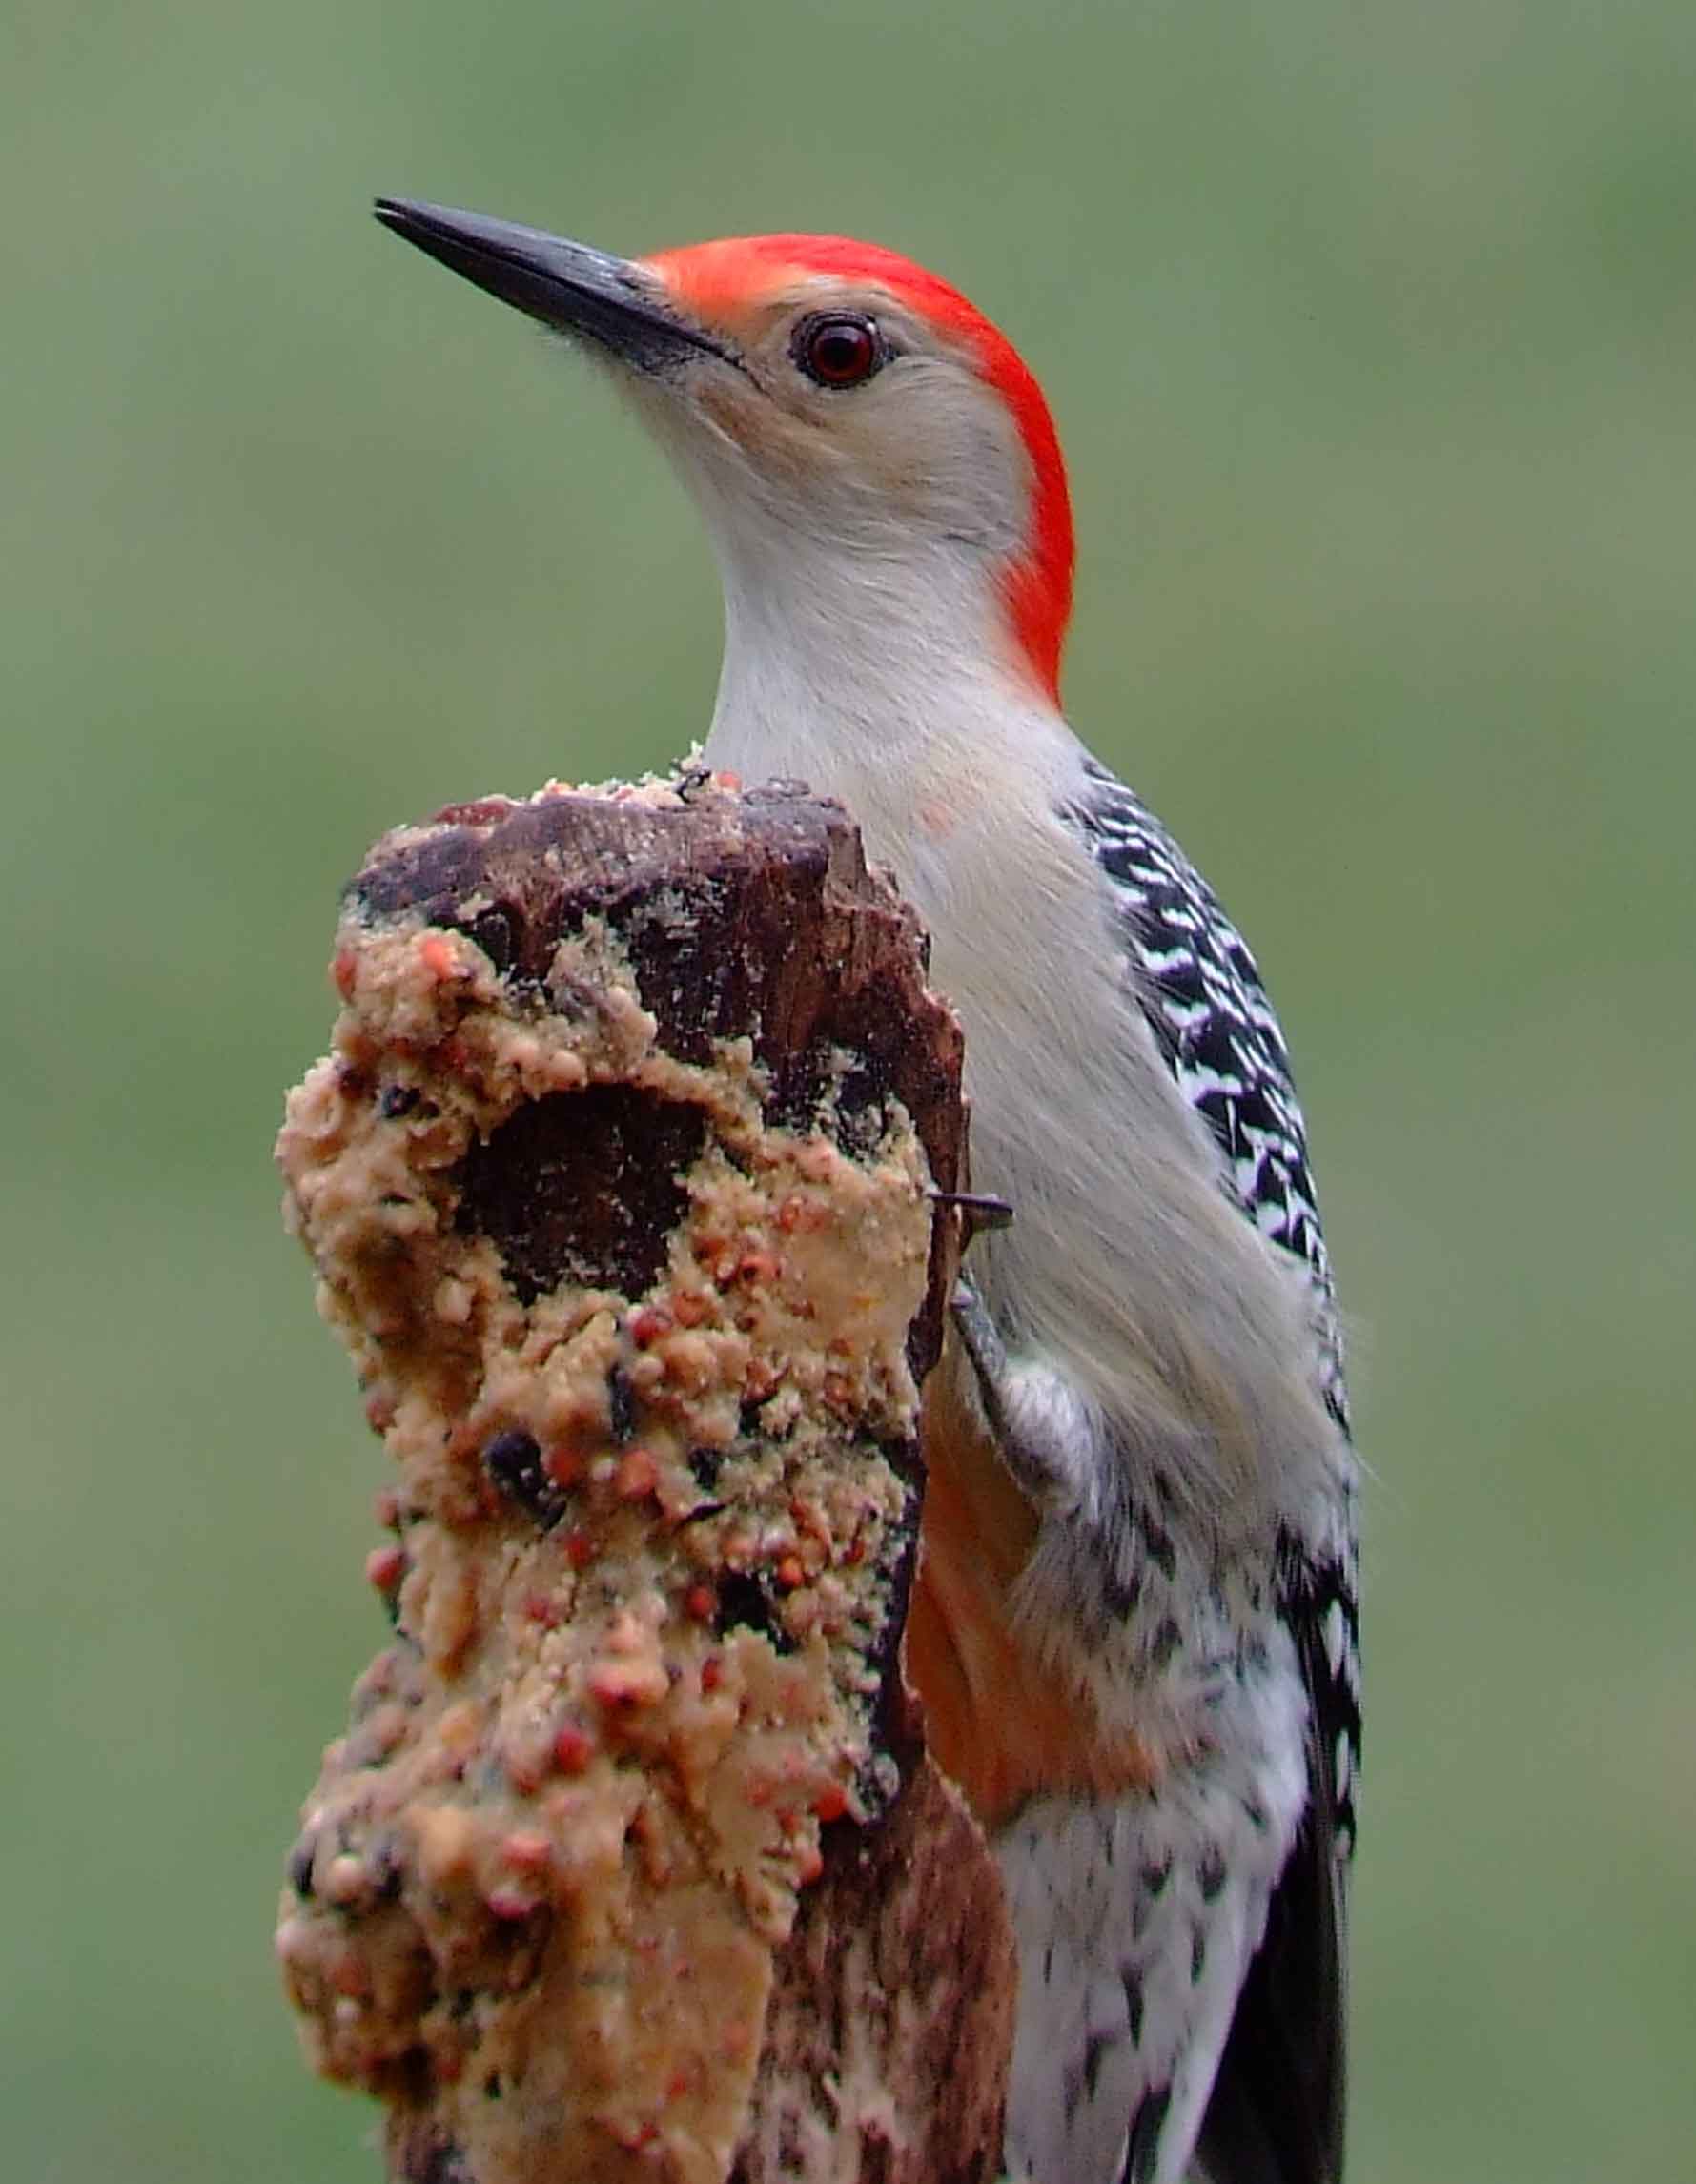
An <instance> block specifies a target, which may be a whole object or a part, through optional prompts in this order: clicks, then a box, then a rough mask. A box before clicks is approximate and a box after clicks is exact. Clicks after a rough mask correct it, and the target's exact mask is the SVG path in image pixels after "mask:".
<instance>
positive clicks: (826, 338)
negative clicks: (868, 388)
mask: <svg viewBox="0 0 1696 2184" xmlns="http://www.w3.org/2000/svg"><path fill="white" fill-rule="evenodd" d="M791 347H792V350H793V354H794V357H795V361H796V363H797V364H799V365H800V367H801V369H802V370H803V371H804V372H805V373H806V374H807V378H809V379H816V380H817V382H818V384H819V385H820V386H821V387H857V386H858V385H859V384H860V383H861V381H862V380H863V379H868V378H870V377H871V375H872V374H873V372H875V371H876V370H877V369H878V368H879V366H880V365H881V364H882V363H883V360H884V345H883V343H882V341H880V340H879V338H878V332H877V327H876V325H875V324H874V323H873V321H872V320H871V319H869V318H862V317H860V316H858V315H857V314H855V313H851V312H837V313H832V315H831V316H829V317H828V318H806V319H803V320H802V322H801V324H800V325H799V326H798V327H796V329H795V338H794V341H793V343H792V344H791Z"/></svg>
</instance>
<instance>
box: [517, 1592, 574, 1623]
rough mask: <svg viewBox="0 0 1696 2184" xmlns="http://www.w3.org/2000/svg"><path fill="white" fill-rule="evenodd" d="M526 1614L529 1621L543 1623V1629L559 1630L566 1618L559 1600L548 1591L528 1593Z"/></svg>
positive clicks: (526, 1596) (525, 1606)
mask: <svg viewBox="0 0 1696 2184" xmlns="http://www.w3.org/2000/svg"><path fill="white" fill-rule="evenodd" d="M524 1615H525V1619H526V1620H527V1621H528V1622H530V1623H541V1627H542V1629H543V1630H558V1628H559V1627H560V1624H561V1623H562V1622H563V1621H564V1619H565V1618H564V1610H563V1609H562V1607H561V1605H560V1603H559V1602H558V1601H557V1600H555V1599H553V1598H552V1597H551V1596H550V1595H549V1594H547V1593H526V1594H525V1595H524Z"/></svg>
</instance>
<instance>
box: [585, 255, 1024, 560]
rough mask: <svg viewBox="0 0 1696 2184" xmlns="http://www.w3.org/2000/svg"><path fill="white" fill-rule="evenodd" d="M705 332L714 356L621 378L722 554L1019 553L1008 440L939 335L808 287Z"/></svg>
mask: <svg viewBox="0 0 1696 2184" xmlns="http://www.w3.org/2000/svg"><path fill="white" fill-rule="evenodd" d="M674 308H676V309H678V310H679V311H680V312H683V311H685V310H686V306H685V305H683V304H681V303H678V304H675V305H674ZM696 322H697V323H704V322H703V321H701V320H697V321H696ZM707 330H708V331H709V332H711V333H712V334H713V335H714V336H715V337H717V338H719V339H720V340H722V341H723V343H724V345H725V351H726V354H725V356H722V357H721V356H714V355H712V354H709V353H707V352H705V351H701V352H697V353H695V354H693V355H691V356H689V357H687V358H686V359H685V361H684V362H683V364H682V365H681V366H680V368H678V369H676V370H674V371H670V372H667V373H665V374H664V375H663V376H660V377H652V376H649V375H646V374H644V373H642V372H634V373H630V372H621V373H620V374H619V377H620V378H621V379H623V382H624V384H625V385H626V387H627V388H628V390H629V392H630V393H631V394H632V395H633V397H634V398H636V400H637V402H638V404H639V406H640V407H641V409H642V411H643V413H644V416H645V418H647V420H648V422H649V423H650V425H651V426H652V428H653V429H654V431H655V432H656V433H657V434H658V436H659V437H660V439H662V441H663V442H664V444H665V446H666V447H667V448H668V449H669V450H670V452H671V454H672V455H673V457H674V459H676V460H677V462H678V464H679V466H680V467H681V469H682V470H683V472H684V474H685V478H686V479H687V480H688V481H689V483H690V484H691V485H692V486H693V487H694V488H695V489H696V491H697V492H698V494H699V495H700V497H701V499H702V501H703V503H704V505H705V509H706V512H707V515H708V518H709V520H711V521H712V523H713V527H714V529H715V530H716V531H718V532H719V534H720V536H721V539H723V540H724V541H725V542H726V543H741V544H742V545H744V546H745V547H746V546H748V545H751V544H753V543H755V542H756V535H764V536H765V537H766V538H767V539H768V540H769V541H770V542H772V543H773V544H776V543H778V542H779V541H783V540H786V539H787V541H790V542H791V544H792V543H793V542H794V541H795V540H796V538H797V535H800V536H802V537H805V538H806V539H807V540H808V541H811V542H812V543H813V544H814V545H815V546H816V545H818V544H821V543H828V542H830V541H834V542H837V543H839V544H840V545H841V546H842V547H843V548H844V549H845V551H848V552H851V553H860V554H874V555H883V556H898V557H899V558H901V559H908V558H909V557H911V556H912V555H914V554H915V553H917V554H921V555H929V554H932V553H934V552H935V551H936V550H937V549H938V548H941V549H943V550H944V551H946V552H948V553H950V557H953V556H958V557H961V558H963V559H968V560H979V561H982V562H983V563H985V564H986V573H989V570H990V568H991V566H993V567H999V566H1000V565H1001V564H1003V563H1004V562H1005V561H1007V560H1009V559H1010V558H1011V557H1013V556H1015V555H1017V554H1018V553H1019V552H1020V551H1021V550H1022V547H1023V544H1024V540H1025V536H1026V531H1027V526H1028V521H1029V506H1030V490H1029V482H1028V471H1029V464H1028V460H1027V458H1026V455H1025V451H1024V448H1023V445H1022V443H1021V441H1020V439H1019V436H1018V431H1017V427H1016V425H1015V424H1014V421H1013V419H1012V418H1011V415H1010V414H1009V412H1008V409H1007V407H1006V405H1005V403H1004V402H1003V401H1002V400H1001V399H1000V398H999V396H997V395H996V394H995V393H994V392H993V391H992V390H991V389H990V388H989V387H987V386H985V385H984V383H983V381H982V380H981V379H980V378H979V377H978V375H977V372H976V371H975V369H974V368H973V365H972V363H971V359H970V357H968V356H967V355H966V354H965V353H964V351H963V350H962V349H961V348H959V347H957V346H956V345H954V344H953V343H952V342H951V341H950V337H948V336H947V335H946V334H944V333H941V332H939V331H938V330H937V329H936V328H934V327H932V326H930V324H928V323H927V322H926V321H924V320H923V319H921V318H920V317H919V316H916V315H915V314H914V313H913V312H912V311H911V310H909V309H906V308H904V307H903V306H902V305H901V304H900V303H899V302H898V301H897V300H895V299H894V298H893V297H891V296H889V295H887V294H883V293H879V292H877V291H875V290H872V289H868V288H862V287H856V286H852V285H849V284H846V283H843V282H840V281H836V280H831V279H826V278H823V277H819V276H800V277H798V278H797V279H796V280H795V282H794V283H793V284H792V285H789V286H787V287H785V288H783V289H780V290H779V291H777V292H776V293H774V294H771V295H769V296H766V297H764V298H762V299H761V301H760V302H759V303H758V304H756V305H752V306H749V307H748V308H746V310H743V311H739V312H738V313H737V314H736V315H735V319H734V322H733V323H724V322H722V321H721V322H718V323H711V324H709V325H708V326H707Z"/></svg>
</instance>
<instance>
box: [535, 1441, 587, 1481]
mask: <svg viewBox="0 0 1696 2184" xmlns="http://www.w3.org/2000/svg"><path fill="white" fill-rule="evenodd" d="M541 1468H542V1470H543V1471H545V1472H546V1473H547V1475H548V1478H549V1479H550V1480H552V1482H553V1484H554V1485H556V1486H578V1485H581V1484H582V1476H583V1473H584V1472H585V1471H586V1470H587V1468H588V1466H587V1464H586V1462H585V1461H584V1459H583V1457H582V1452H581V1451H580V1450H578V1449H575V1448H567V1447H566V1446H565V1445H564V1443H563V1442H562V1441H556V1442H555V1443H554V1445H553V1447H552V1448H550V1449H548V1450H547V1451H546V1452H545V1453H544V1454H543V1456H542V1459H541Z"/></svg>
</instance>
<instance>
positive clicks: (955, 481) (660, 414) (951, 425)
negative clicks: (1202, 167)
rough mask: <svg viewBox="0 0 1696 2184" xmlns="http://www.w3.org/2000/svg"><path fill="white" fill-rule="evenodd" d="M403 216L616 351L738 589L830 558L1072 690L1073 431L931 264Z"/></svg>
mask: <svg viewBox="0 0 1696 2184" xmlns="http://www.w3.org/2000/svg"><path fill="white" fill-rule="evenodd" d="M377 211H378V218H379V219H380V220H381V221H382V222H383V223H384V225H385V226H387V227H389V228H391V229H393V230H394V232H395V233H396V234H398V235H402V236H404V237H405V238H406V239H407V240H408V241H409V242H412V243H416V244H417V245H418V247H419V249H420V250H423V251H426V252H428V254H429V255H431V256H432V257H436V258H439V259H440V260H441V262H442V263H443V264H444V265H447V266H450V267H452V269H453V270H454V271H455V272H456V273H460V274H463V275H464V276H466V278H467V279H469V280H472V281H475V282H476V283H477V285H478V286H479V287H480V288H484V289H486V290H488V291H489V293H490V294H491V295H493V296H499V297H501V299H502V300H503V301H505V302H508V303H513V304H516V305H517V306H518V307H519V308H520V309H521V310H522V311H524V312H527V313H528V314H529V315H530V316H532V317H533V318H537V319H539V320H541V322H542V323H543V324H544V325H546V326H549V327H551V328H553V329H555V330H556V331H558V332H560V333H562V334H565V335H568V336H570V337H573V338H574V339H576V340H578V341H580V342H581V343H582V345H583V346H584V347H585V348H586V349H588V350H589V351H590V352H591V353H592V354H594V355H596V356H597V357H600V358H601V359H602V360H603V361H604V362H605V363H606V364H607V365H608V366H609V367H610V368H611V369H612V371H613V373H614V375H615V377H616V378H618V379H619V380H620V381H621V382H622V383H623V385H624V387H625V388H626V390H627V391H628V392H629V393H630V394H631V395H632V396H633V397H634V398H635V399H636V400H637V402H638V405H639V407H640V408H641V409H642V411H643V412H644V415H645V416H646V417H647V418H648V420H649V422H650V424H651V425H652V426H653V428H654V430H655V431H656V433H657V434H658V436H659V437H660V439H662V440H663V442H664V444H665V446H666V447H667V448H668V450H669V451H670V453H671V455H672V456H673V458H674V459H675V460H676V461H677V463H678V465H679V467H680V468H681V470H682V471H683V473H684V476H685V479H686V480H688V482H689V483H690V484H691V486H692V487H693V488H694V490H695V492H696V494H697V497H698V498H699V500H701V502H702V505H703V507H704V509H705V513H706V516H707V520H708V522H709V524H710V526H711V528H712V530H713V532H714V535H715V539H716V541H717V543H718V546H719V550H720V554H721V558H722V559H723V560H724V561H725V566H726V572H727V576H729V575H730V574H731V573H732V572H740V577H741V580H742V582H744V583H745V584H751V585H756V586H757V585H760V584H762V583H766V582H772V581H777V580H778V578H779V575H780V572H782V571H783V570H785V569H786V568H790V567H793V566H796V565H808V566H811V567H813V568H817V567H818V566H819V565H820V562H821V557H823V558H824V560H826V561H828V563H829V565H830V567H831V568H832V570H833V571H839V572H840V573H841V574H842V576H843V577H844V579H845V581H846V582H847V583H848V584H849V585H850V586H857V587H858V596H860V597H862V598H864V599H865V600H867V601H868V602H875V601H877V600H879V599H883V600H886V601H889V602H891V603H892V602H896V601H897V600H898V599H899V598H901V597H902V596H903V593H904V590H906V591H908V592H910V589H911V587H913V586H914V585H918V586H923V585H925V584H927V583H930V584H931V585H932V586H933V587H934V588H935V590H936V591H937V592H938V593H939V594H946V595H947V596H949V597H950V598H955V599H960V600H963V601H970V600H972V599H977V598H981V601H982V602H985V604H986V606H987V612H986V616H985V620H986V623H987V625H988V628H987V635H988V636H989V638H990V640H991V642H993V643H998V645H999V647H1000V649H1001V650H1002V653H1003V656H1004V662H1005V664H1006V666H1007V667H1008V668H1009V669H1011V672H1012V673H1013V674H1014V675H1015V676H1016V677H1017V678H1018V679H1019V680H1021V681H1022V682H1023V683H1025V684H1027V686H1030V687H1032V689H1033V691H1034V692H1036V693H1039V694H1040V696H1041V697H1042V698H1043V699H1046V700H1048V701H1050V702H1052V701H1054V699H1055V697H1056V691H1057V684H1058V677H1059V664H1060V651H1061V646H1062V644H1063V643H1064V639H1065V633H1066V623H1067V619H1068V616H1069V613H1070V608H1071V598H1072V560H1073V541H1072V518H1071V510H1070V504H1069V500H1068V496H1067V490H1066V474H1065V468H1064V465H1063V463H1062V461H1061V457H1060V448H1059V442H1058V439H1057V438H1056V436H1055V432H1054V427H1053V422H1052V418H1051V417H1050V415H1049V409H1048V404H1047V402H1046V401H1045V400H1044V399H1043V396H1042V391H1041V389H1040V388H1039V387H1038V385H1037V383H1036V380H1035V378H1033V377H1032V374H1031V372H1030V370H1029V369H1028V368H1027V366H1026V365H1025V363H1024V362H1023V360H1022V359H1021V358H1020V357H1019V355H1018V353H1017V351H1016V350H1015V349H1014V348H1013V346H1012V344H1011V342H1010V341H1009V340H1008V339H1007V337H1005V336H1004V335H1002V334H1001V333H999V332H998V331H997V330H996V328H995V327H993V326H992V325H991V323H990V321H989V320H988V319H987V318H985V317H984V316H983V315H982V314H981V313H980V312H979V311H977V310H975V309H974V308H973V306H972V305H971V303H969V302H968V301H967V300H966V298H965V297H964V296H961V295H960V294H959V293H958V292H957V291H956V290H954V289H952V288H950V286H949V285H948V284H947V282H946V281H943V280H940V279H938V278H937V277H936V276H935V275H934V274H930V273H927V272H925V271H924V270H923V269H922V268H920V267H918V266H916V265H913V264H912V263H910V262H909V260H908V259H906V258H904V257H902V256H900V255H898V254H897V253H895V252H893V251H889V250H883V249H879V248H878V247H877V246H875V245H873V244H869V243H858V242H850V241H848V240H847V239H845V238H844V237H841V236H836V235H754V236H741V237H736V238H733V239H729V240H725V241H721V242H709V243H700V244H696V245H693V246H692V247H690V248H687V249H683V250H669V251H661V252H659V253H657V254H655V255H652V256H649V257H645V258H636V259H625V258H618V257H610V256H608V255H605V254H604V253H603V252H601V251H597V250H591V249H589V248H587V247H585V246H584V245H582V244H581V243H574V242H567V241H564V240H562V238H560V237H559V236H555V235H546V234H543V233H541V231H539V230H537V229H534V228H524V227H518V226H514V225H512V224H511V223H509V222H506V221H501V220H491V219H486V218H483V217H482V216H481V215H480V214H472V213H462V212H455V211H451V210H449V209H447V208H445V207H442V206H439V205H427V204H417V203H410V202H406V201H402V200H398V199H393V198H380V199H378V207H377Z"/></svg>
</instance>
